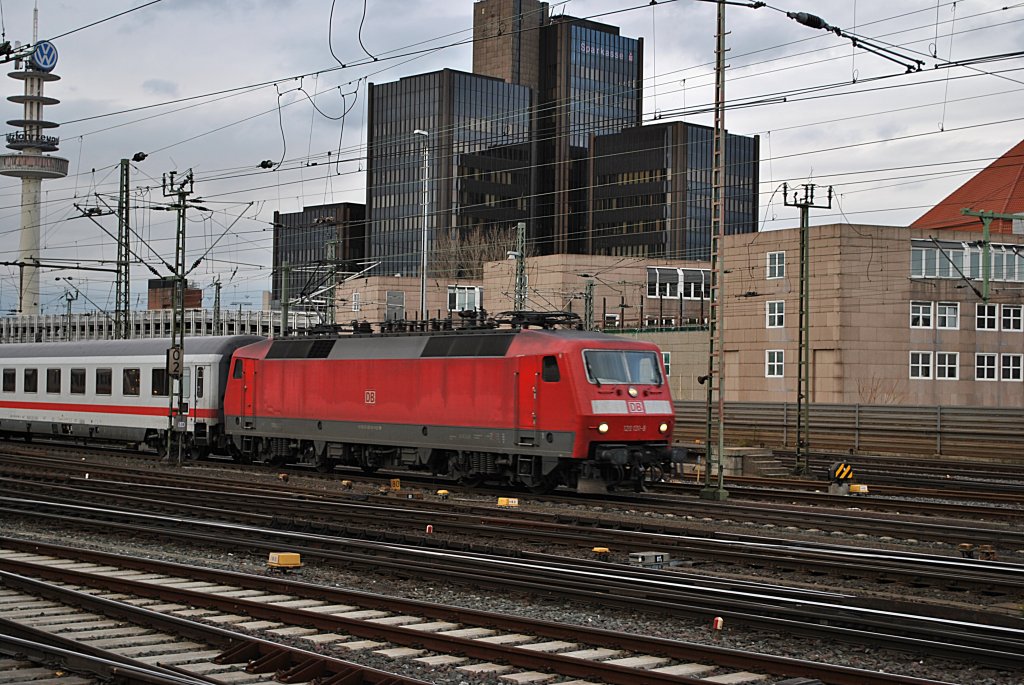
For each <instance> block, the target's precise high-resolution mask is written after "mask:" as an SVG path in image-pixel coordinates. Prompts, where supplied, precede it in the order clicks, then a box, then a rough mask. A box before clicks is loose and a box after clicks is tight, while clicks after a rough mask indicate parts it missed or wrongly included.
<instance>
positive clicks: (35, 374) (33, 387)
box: [25, 369, 39, 392]
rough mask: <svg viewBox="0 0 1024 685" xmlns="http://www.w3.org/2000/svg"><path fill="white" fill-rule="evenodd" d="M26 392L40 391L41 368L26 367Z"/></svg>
mask: <svg viewBox="0 0 1024 685" xmlns="http://www.w3.org/2000/svg"><path fill="white" fill-rule="evenodd" d="M25 392H39V369H25Z"/></svg>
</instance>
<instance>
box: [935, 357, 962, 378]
mask: <svg viewBox="0 0 1024 685" xmlns="http://www.w3.org/2000/svg"><path fill="white" fill-rule="evenodd" d="M935 377H936V378H941V379H944V380H947V381H955V380H957V379H958V378H960V353H959V352H936V353H935Z"/></svg>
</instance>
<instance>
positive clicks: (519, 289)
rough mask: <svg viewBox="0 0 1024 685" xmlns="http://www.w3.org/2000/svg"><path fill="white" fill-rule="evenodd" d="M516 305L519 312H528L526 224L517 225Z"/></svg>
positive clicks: (514, 254)
mask: <svg viewBox="0 0 1024 685" xmlns="http://www.w3.org/2000/svg"><path fill="white" fill-rule="evenodd" d="M513 256H514V257H515V258H516V303H515V310H516V311H517V312H521V311H525V310H526V222H525V221H520V222H519V223H517V224H516V251H515V252H514V253H513Z"/></svg>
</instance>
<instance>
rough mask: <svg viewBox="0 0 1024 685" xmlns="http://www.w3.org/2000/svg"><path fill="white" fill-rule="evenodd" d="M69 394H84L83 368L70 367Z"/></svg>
mask: <svg viewBox="0 0 1024 685" xmlns="http://www.w3.org/2000/svg"><path fill="white" fill-rule="evenodd" d="M71 394H72V395H84V394H85V369H71Z"/></svg>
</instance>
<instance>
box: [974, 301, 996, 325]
mask: <svg viewBox="0 0 1024 685" xmlns="http://www.w3.org/2000/svg"><path fill="white" fill-rule="evenodd" d="M998 310H999V308H998V307H997V306H996V305H994V304H987V303H985V302H979V303H978V305H977V309H976V310H975V314H974V328H975V330H979V331H996V330H999V311H998ZM982 324H984V325H982Z"/></svg>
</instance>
